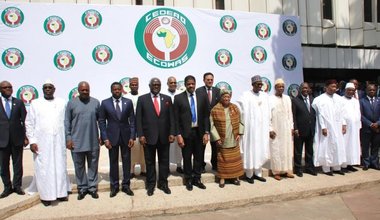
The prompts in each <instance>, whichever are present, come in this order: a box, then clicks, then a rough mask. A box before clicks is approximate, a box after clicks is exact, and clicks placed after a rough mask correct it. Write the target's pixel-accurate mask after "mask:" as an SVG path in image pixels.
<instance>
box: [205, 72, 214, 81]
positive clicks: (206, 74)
mask: <svg viewBox="0 0 380 220" xmlns="http://www.w3.org/2000/svg"><path fill="white" fill-rule="evenodd" d="M209 75H211V76H212V77H213V78H214V74H212V73H211V72H207V73H205V74H203V80H205V79H206V76H209Z"/></svg>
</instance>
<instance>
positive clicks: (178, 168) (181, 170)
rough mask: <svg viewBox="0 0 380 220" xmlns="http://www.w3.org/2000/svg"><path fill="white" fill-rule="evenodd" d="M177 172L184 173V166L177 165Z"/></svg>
mask: <svg viewBox="0 0 380 220" xmlns="http://www.w3.org/2000/svg"><path fill="white" fill-rule="evenodd" d="M175 171H176V172H177V173H180V174H183V169H182V167H177V169H176V170H175Z"/></svg>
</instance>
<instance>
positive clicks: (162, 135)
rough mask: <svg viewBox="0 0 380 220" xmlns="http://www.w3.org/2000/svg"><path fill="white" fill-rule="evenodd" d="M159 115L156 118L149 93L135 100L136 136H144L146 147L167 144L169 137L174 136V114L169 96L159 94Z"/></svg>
mask: <svg viewBox="0 0 380 220" xmlns="http://www.w3.org/2000/svg"><path fill="white" fill-rule="evenodd" d="M159 102H160V115H159V116H157V113H156V110H155V108H154V104H153V100H152V96H151V93H147V94H145V95H142V96H140V97H139V99H138V100H137V108H136V119H137V120H136V121H137V123H136V124H137V136H139V137H141V136H144V137H145V139H146V142H147V144H148V145H155V144H157V142H158V140H159V141H160V143H161V144H168V143H169V136H170V135H175V124H174V113H173V105H172V99H171V97H170V96H167V95H164V94H161V93H160V100H159Z"/></svg>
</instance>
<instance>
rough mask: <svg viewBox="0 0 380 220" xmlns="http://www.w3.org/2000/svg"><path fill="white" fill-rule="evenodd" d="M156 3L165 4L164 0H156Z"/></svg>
mask: <svg viewBox="0 0 380 220" xmlns="http://www.w3.org/2000/svg"><path fill="white" fill-rule="evenodd" d="M156 4H157V5H165V0H157V3H156Z"/></svg>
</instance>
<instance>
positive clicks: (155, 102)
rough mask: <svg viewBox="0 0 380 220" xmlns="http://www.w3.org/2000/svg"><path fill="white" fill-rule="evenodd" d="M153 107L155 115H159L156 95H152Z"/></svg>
mask: <svg viewBox="0 0 380 220" xmlns="http://www.w3.org/2000/svg"><path fill="white" fill-rule="evenodd" d="M153 104H154V109H155V110H156V114H157V116H160V106H159V105H158V100H157V95H155V96H154V101H153Z"/></svg>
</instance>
